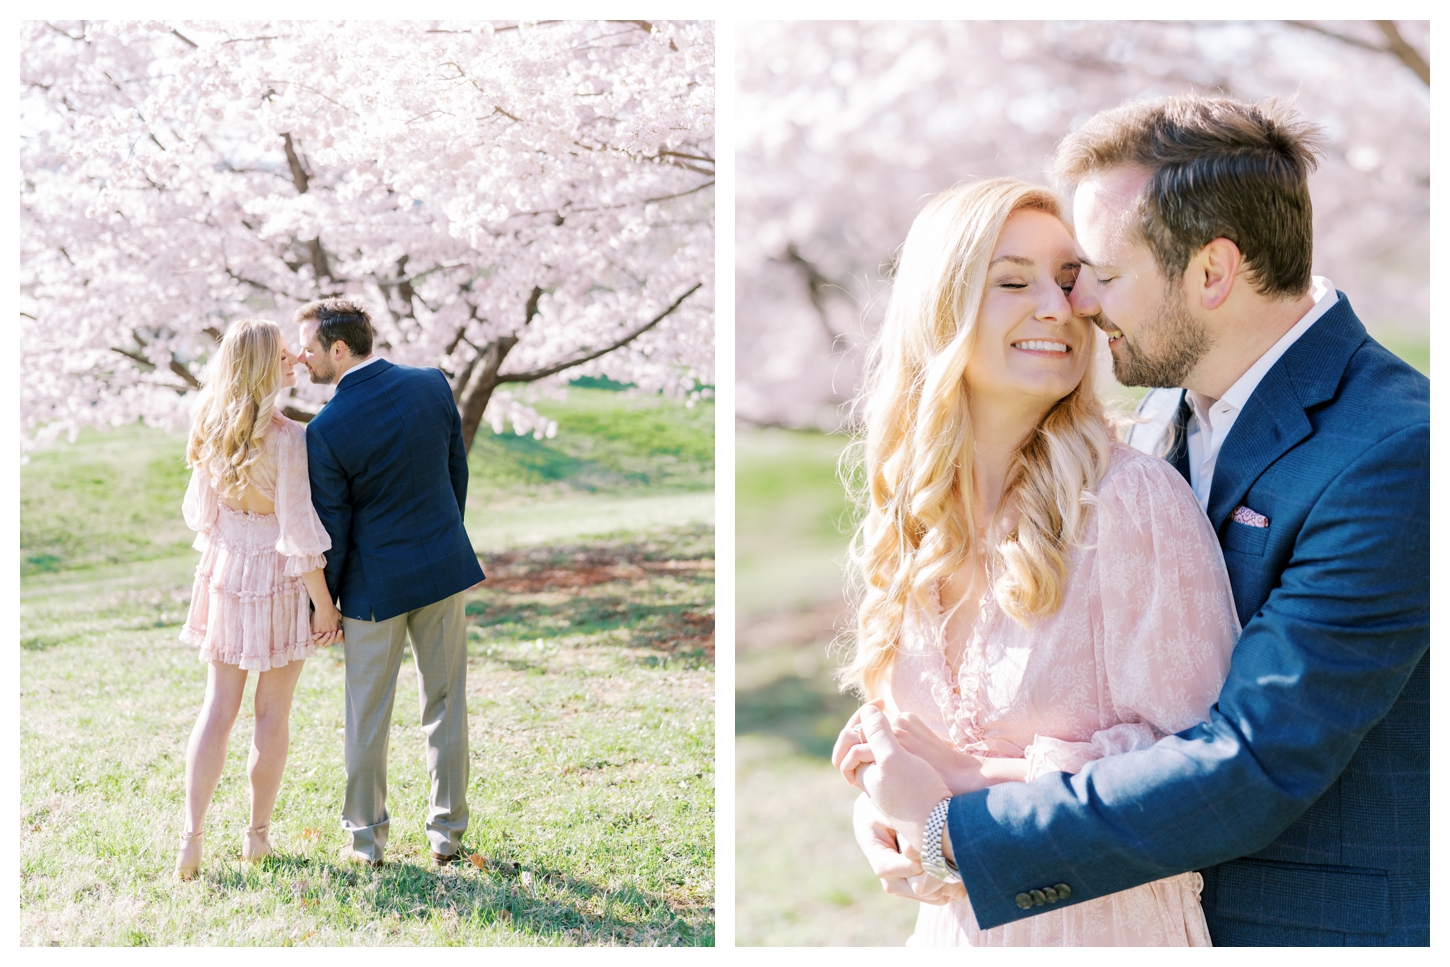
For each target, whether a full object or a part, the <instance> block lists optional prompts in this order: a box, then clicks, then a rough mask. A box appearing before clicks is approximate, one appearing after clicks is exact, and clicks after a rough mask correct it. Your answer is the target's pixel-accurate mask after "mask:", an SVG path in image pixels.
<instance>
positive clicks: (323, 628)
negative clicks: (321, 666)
mask: <svg viewBox="0 0 1450 967" xmlns="http://www.w3.org/2000/svg"><path fill="white" fill-rule="evenodd" d="M312 643H313V644H314V645H316V646H317V647H319V648H326V647H328V646H329V645H334V644H341V643H342V612H341V611H338V610H337V608H335V607H334V606H333V604H332V602H331V601H324V602H323V603H322V606H321V607H315V608H314V610H313V612H312Z"/></svg>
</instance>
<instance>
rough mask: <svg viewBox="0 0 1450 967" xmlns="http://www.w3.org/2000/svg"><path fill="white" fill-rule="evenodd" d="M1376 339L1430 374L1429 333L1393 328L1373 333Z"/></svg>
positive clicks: (1421, 370)
mask: <svg viewBox="0 0 1450 967" xmlns="http://www.w3.org/2000/svg"><path fill="white" fill-rule="evenodd" d="M1371 335H1373V336H1374V338H1375V341H1376V342H1378V343H1379V344H1380V345H1382V346H1384V347H1385V348H1386V349H1388V350H1389V351H1390V352H1392V353H1394V354H1395V355H1396V356H1398V357H1400V358H1401V359H1403V360H1404V361H1405V362H1407V363H1409V364H1410V365H1411V366H1413V367H1415V368H1416V369H1418V370H1419V371H1420V372H1422V373H1424V374H1425V375H1426V376H1429V375H1430V335H1429V333H1424V334H1421V333H1416V332H1402V331H1400V330H1396V329H1391V330H1386V331H1383V332H1374V333H1371Z"/></svg>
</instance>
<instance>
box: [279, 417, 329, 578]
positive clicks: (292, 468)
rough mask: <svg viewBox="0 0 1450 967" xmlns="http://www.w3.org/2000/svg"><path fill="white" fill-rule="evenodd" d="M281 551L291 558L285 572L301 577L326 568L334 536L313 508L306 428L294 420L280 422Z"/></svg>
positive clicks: (290, 575)
mask: <svg viewBox="0 0 1450 967" xmlns="http://www.w3.org/2000/svg"><path fill="white" fill-rule="evenodd" d="M277 429H278V434H277V436H278V440H277V443H278V450H277V499H276V500H275V501H274V503H275V504H276V507H277V526H278V528H279V529H280V531H281V535H280V536H279V537H278V538H277V553H278V554H281V555H282V556H283V557H285V558H287V563H286V564H285V565H284V568H283V573H284V574H286V575H287V576H288V577H300V576H301V575H303V574H306V573H307V572H308V571H311V570H314V569H316V568H320V567H325V566H326V565H327V558H326V557H325V556H323V552H324V551H326V550H327V549H328V548H330V547H332V538H330V537H328V536H327V531H326V530H325V529H324V528H323V526H322V521H320V520H318V519H317V511H316V510H314V509H313V508H312V490H311V487H310V486H309V485H308V482H307V442H306V437H305V436H304V433H303V430H302V427H301V426H299V425H298V424H296V423H294V422H292V421H291V420H287V419H285V418H284V419H282V420H280V421H279V422H278V424H277Z"/></svg>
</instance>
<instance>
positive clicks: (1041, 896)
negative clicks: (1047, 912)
mask: <svg viewBox="0 0 1450 967" xmlns="http://www.w3.org/2000/svg"><path fill="white" fill-rule="evenodd" d="M1030 892H1031V894H1032V902H1033V903H1035V904H1037V905H1038V906H1039V907H1040V906H1042V905H1043V904H1044V903H1046V902H1047V894H1046V893H1043V892H1042V891H1041V890H1032V891H1030Z"/></svg>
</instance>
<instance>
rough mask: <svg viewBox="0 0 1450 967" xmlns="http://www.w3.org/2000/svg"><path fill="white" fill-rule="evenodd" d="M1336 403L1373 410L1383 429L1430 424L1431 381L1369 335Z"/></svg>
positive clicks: (1348, 368)
mask: <svg viewBox="0 0 1450 967" xmlns="http://www.w3.org/2000/svg"><path fill="white" fill-rule="evenodd" d="M1335 402H1337V403H1344V404H1348V405H1349V406H1351V407H1352V408H1353V409H1354V410H1360V409H1361V408H1370V409H1372V411H1373V412H1374V414H1375V418H1376V420H1377V421H1378V422H1380V423H1381V429H1384V428H1385V425H1386V424H1392V425H1394V426H1396V427H1404V426H1411V425H1413V424H1416V423H1429V421H1430V380H1429V378H1428V377H1427V376H1425V374H1424V373H1421V372H1420V371H1419V370H1417V369H1415V368H1414V367H1413V366H1411V365H1410V364H1409V363H1407V362H1405V361H1404V360H1403V359H1401V358H1400V357H1399V356H1396V355H1395V354H1394V353H1392V352H1390V351H1389V350H1388V349H1386V348H1385V347H1384V346H1382V345H1381V344H1380V343H1379V342H1377V341H1376V340H1375V339H1374V337H1373V336H1368V337H1366V338H1365V341H1364V343H1363V344H1362V345H1361V346H1360V347H1359V348H1358V349H1357V350H1355V352H1354V354H1353V355H1352V356H1351V357H1350V359H1349V364H1348V365H1347V366H1346V367H1345V369H1344V379H1343V380H1342V381H1341V383H1340V392H1339V393H1338V394H1336V399H1335Z"/></svg>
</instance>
